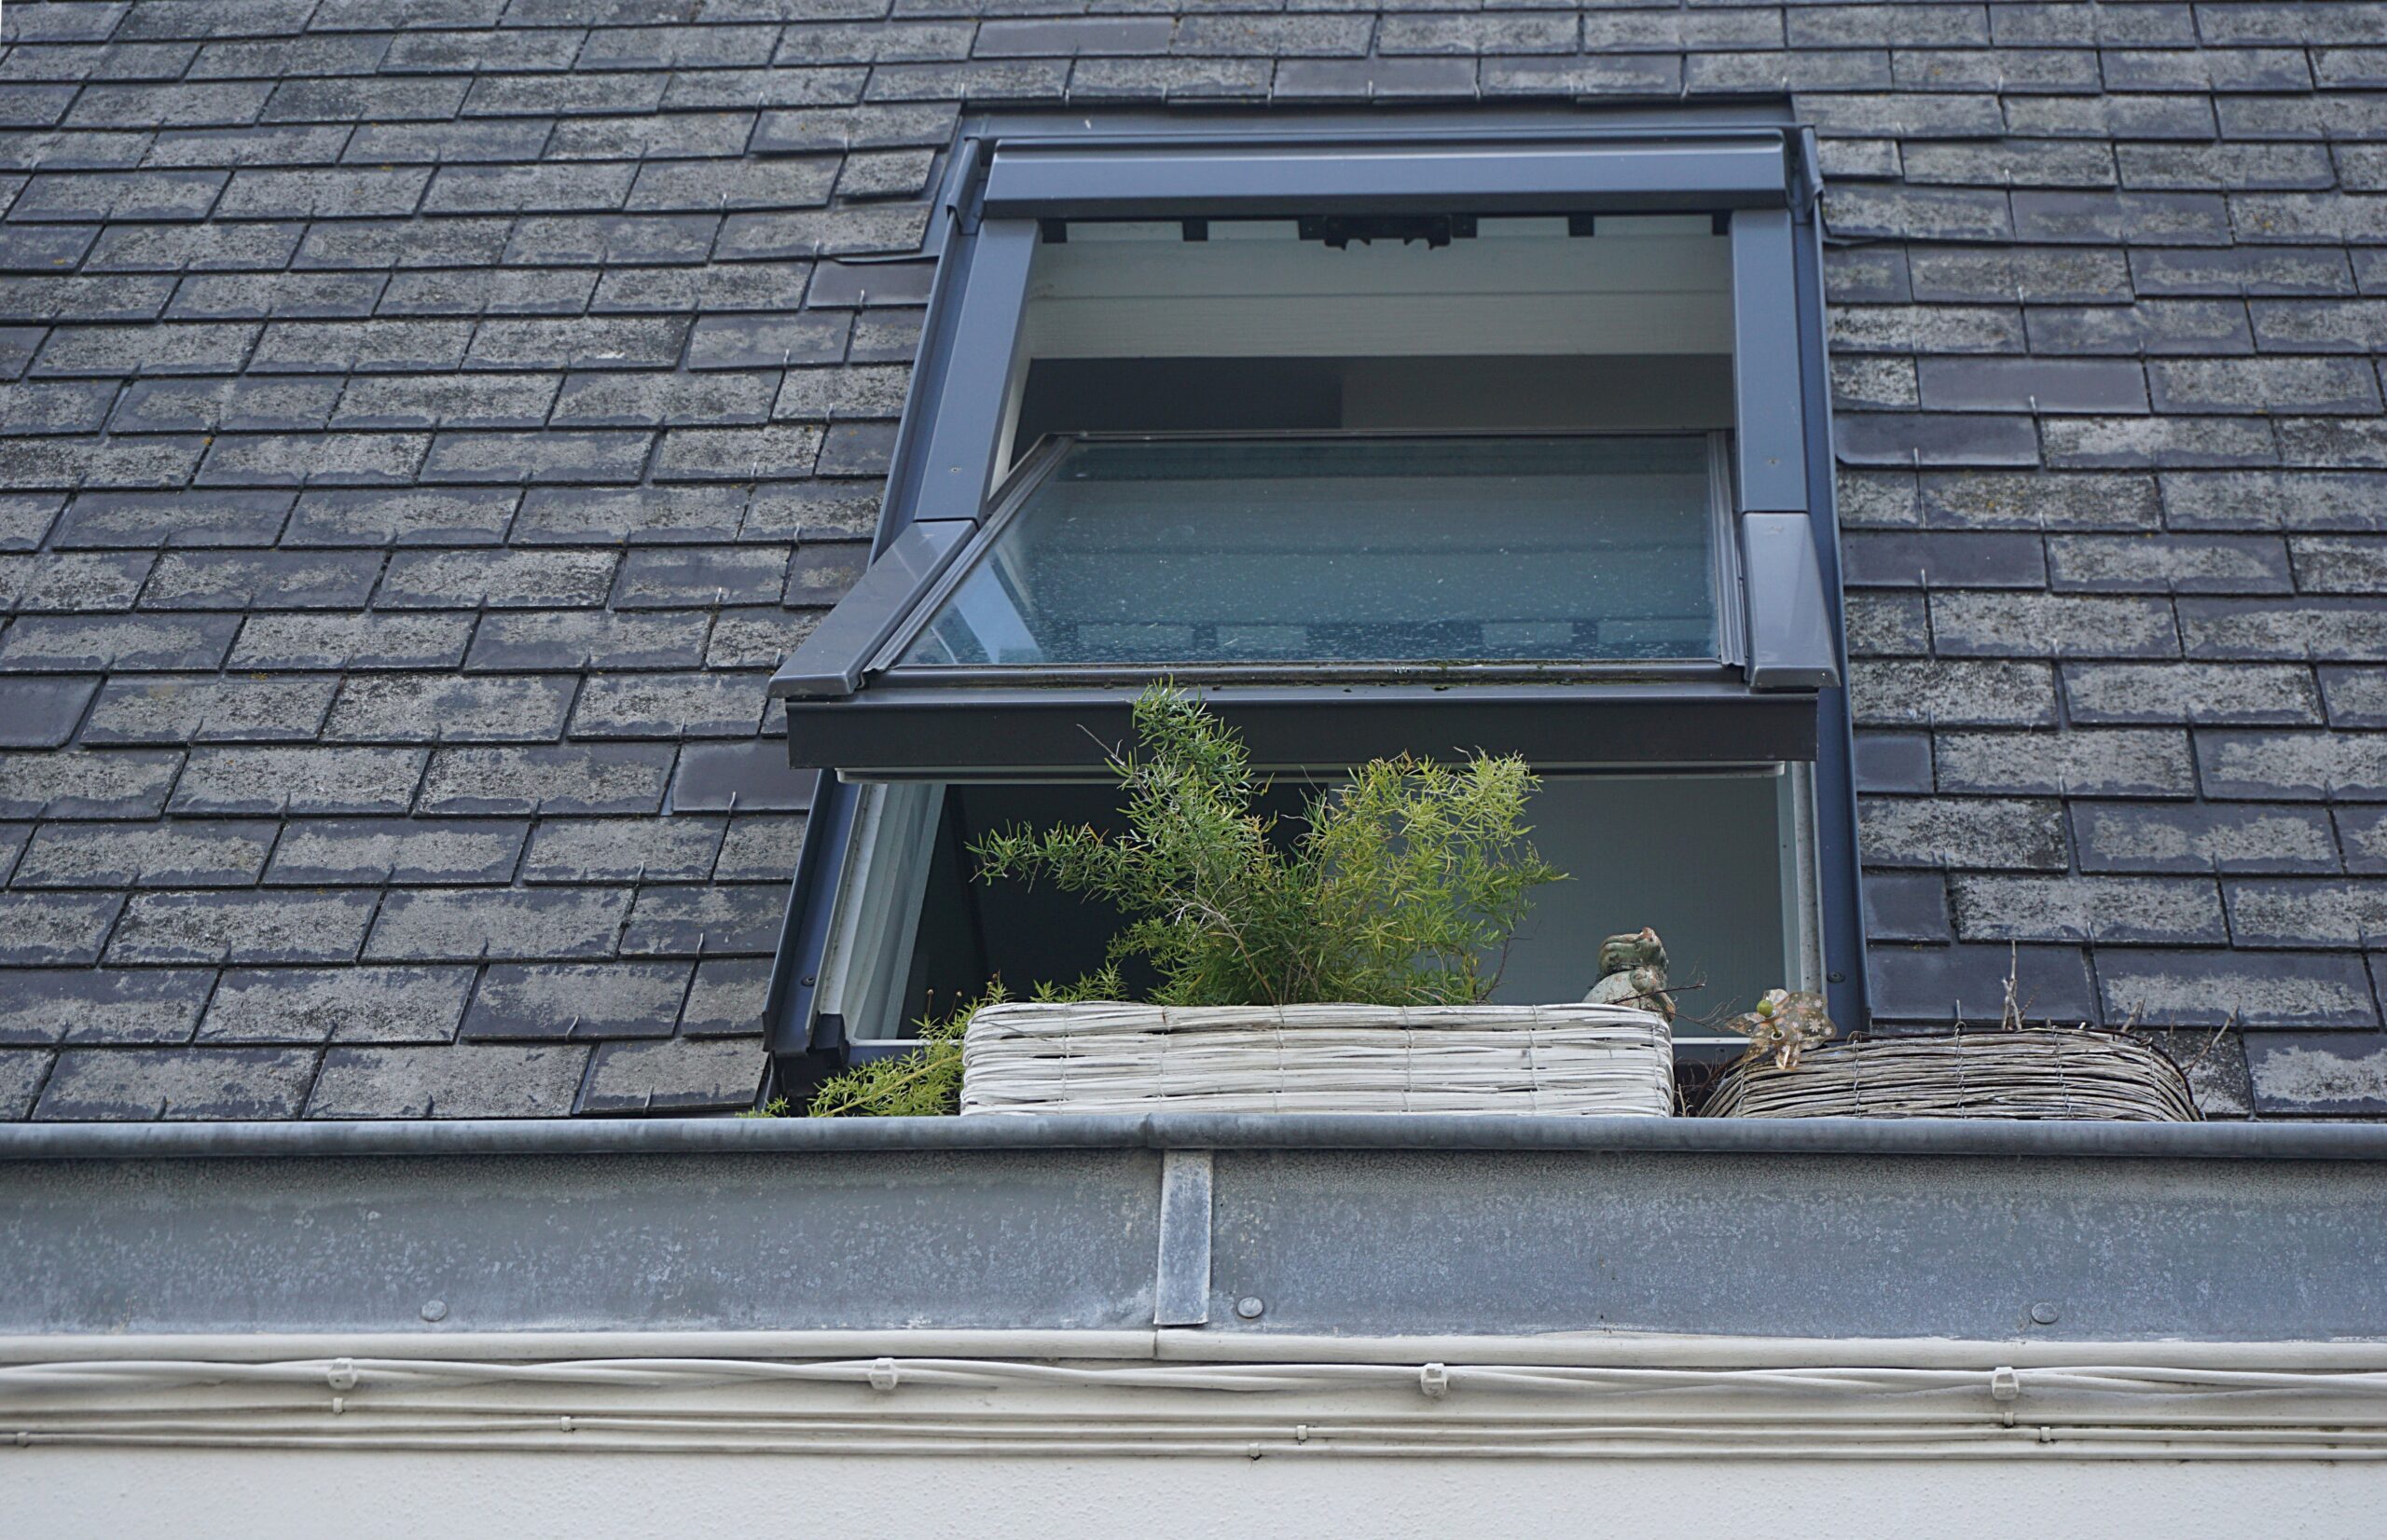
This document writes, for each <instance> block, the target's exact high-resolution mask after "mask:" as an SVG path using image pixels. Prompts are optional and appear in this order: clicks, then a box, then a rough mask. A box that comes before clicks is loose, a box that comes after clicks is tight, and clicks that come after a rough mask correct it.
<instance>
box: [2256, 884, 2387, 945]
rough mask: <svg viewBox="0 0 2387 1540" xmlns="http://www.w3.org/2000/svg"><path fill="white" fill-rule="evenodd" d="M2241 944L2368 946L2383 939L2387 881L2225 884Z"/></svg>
mask: <svg viewBox="0 0 2387 1540" xmlns="http://www.w3.org/2000/svg"><path fill="white" fill-rule="evenodd" d="M2224 891H2225V892H2226V893H2227V894H2228V900H2229V936H2230V940H2231V941H2232V942H2235V943H2236V944H2237V945H2239V946H2242V947H2272V946H2288V947H2324V948H2332V947H2363V948H2366V947H2372V946H2376V945H2378V944H2379V942H2380V941H2382V940H2387V882H2383V881H2381V880H2380V879H2378V878H2376V877H2346V878H2330V877H2274V878H2265V879H2251V878H2250V879H2248V880H2245V881H2242V882H2231V883H2228V884H2225V885H2224Z"/></svg>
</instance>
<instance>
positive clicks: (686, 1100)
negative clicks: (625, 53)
mask: <svg viewBox="0 0 2387 1540" xmlns="http://www.w3.org/2000/svg"><path fill="white" fill-rule="evenodd" d="M763 1063H764V1055H763V1044H762V1039H761V1038H666V1039H664V1040H662V1041H659V1042H609V1043H601V1044H600V1045H598V1048H597V1051H596V1056H595V1059H594V1061H593V1062H592V1063H591V1065H590V1066H589V1070H588V1093H587V1096H586V1100H585V1101H584V1102H583V1104H582V1110H583V1111H586V1112H590V1113H606V1112H613V1113H621V1112H681V1113H687V1112H699V1111H724V1110H733V1109H741V1108H745V1107H752V1105H753V1104H754V1099H755V1096H756V1094H757V1093H759V1091H760V1089H761V1085H762V1071H763Z"/></svg>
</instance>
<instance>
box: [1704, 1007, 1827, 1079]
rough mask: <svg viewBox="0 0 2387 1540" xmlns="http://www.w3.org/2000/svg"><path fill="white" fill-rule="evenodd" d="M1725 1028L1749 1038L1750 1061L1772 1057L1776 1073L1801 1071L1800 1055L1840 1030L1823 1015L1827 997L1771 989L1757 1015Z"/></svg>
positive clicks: (1735, 1020) (1733, 1021)
mask: <svg viewBox="0 0 2387 1540" xmlns="http://www.w3.org/2000/svg"><path fill="white" fill-rule="evenodd" d="M1725 1026H1727V1027H1728V1028H1730V1029H1731V1030H1732V1031H1734V1032H1737V1033H1739V1034H1741V1035H1742V1036H1743V1037H1745V1038H1748V1040H1749V1047H1748V1055H1747V1056H1748V1057H1750V1058H1752V1059H1756V1058H1762V1057H1763V1056H1765V1055H1766V1054H1768V1053H1771V1054H1773V1066H1774V1067H1775V1068H1776V1069H1796V1068H1798V1067H1799V1055H1800V1054H1801V1052H1804V1051H1806V1050H1807V1049H1810V1048H1814V1047H1815V1046H1816V1045H1818V1044H1820V1043H1823V1042H1827V1041H1828V1040H1829V1039H1830V1038H1831V1037H1832V1035H1833V1034H1834V1033H1835V1032H1837V1031H1838V1030H1839V1028H1837V1027H1835V1026H1833V1025H1832V1024H1831V1017H1829V1016H1828V1015H1827V1014H1825V1012H1824V997H1822V996H1821V995H1818V994H1815V993H1814V991H1812V990H1803V989H1802V990H1799V991H1796V992H1793V991H1791V990H1787V989H1769V990H1767V991H1766V992H1765V998H1763V999H1761V1000H1759V1001H1758V1002H1757V1009H1756V1010H1755V1011H1750V1012H1748V1013H1747V1014H1746V1015H1743V1016H1734V1017H1733V1018H1732V1019H1731V1020H1730V1021H1728V1022H1726V1023H1725Z"/></svg>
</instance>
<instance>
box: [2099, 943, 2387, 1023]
mask: <svg viewBox="0 0 2387 1540" xmlns="http://www.w3.org/2000/svg"><path fill="white" fill-rule="evenodd" d="M2097 986H2098V989H2099V991H2100V993H2101V994H2102V995H2103V997H2104V1003H2105V1011H2106V1015H2107V1016H2108V1018H2109V1019H2111V1020H2115V1021H2139V1022H2144V1023H2146V1024H2148V1025H2150V1026H2209V1027H2210V1026H2220V1025H2222V1024H2224V1023H2226V1022H2235V1023H2237V1024H2239V1025H2240V1026H2242V1027H2253V1028H2261V1027H2281V1028H2287V1029H2303V1030H2308V1031H2309V1030H2311V1029H2313V1028H2316V1027H2375V1026H2377V1025H2378V1024H2379V1007H2378V1003H2377V1000H2376V999H2375V998H2374V997H2373V995H2372V992H2371V986H2370V980H2369V978H2368V976H2367V975H2366V973H2365V972H2364V971H2363V967H2362V959H2361V958H2360V957H2359V956H2284V955H2280V954H2271V955H2269V956H2266V955H2264V954H2262V953H2259V952H2217V951H2216V952H2159V951H2136V950H2130V951H2121V950H2118V951H2115V952H2112V953H2101V954H2099V956H2098V958H2097Z"/></svg>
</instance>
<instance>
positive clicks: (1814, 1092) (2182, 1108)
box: [1701, 1027, 2201, 1122]
mask: <svg viewBox="0 0 2387 1540" xmlns="http://www.w3.org/2000/svg"><path fill="white" fill-rule="evenodd" d="M1701 1115H1702V1116H1703V1117H1709V1118H2061V1119H2104V1120H2108V1121H2118V1122H2195V1121H2200V1118H2201V1115H2200V1114H2199V1113H2198V1111H2197V1104H2196V1099H2195V1098H2194V1097H2193V1096H2192V1095H2190V1094H2189V1092H2188V1082H2187V1076H2185V1075H2183V1074H2182V1073H2181V1072H2180V1068H2179V1066H2177V1065H2174V1064H2173V1062H2172V1061H2171V1059H2170V1058H2168V1057H2167V1056H2165V1055H2164V1053H2163V1052H2161V1051H2160V1050H2159V1049H2156V1048H2155V1047H2153V1046H2151V1045H2150V1044H2147V1043H2144V1042H2140V1041H2138V1040H2136V1039H2134V1038H2126V1037H2123V1036H2121V1035H2119V1034H2118V1033H2112V1032H2093V1031H2085V1030H2077V1029H2073V1028H2067V1027H2054V1028H2038V1027H2032V1028H2025V1029H2023V1030H2021V1031H2019V1032H2006V1031H1999V1032H1975V1033H1967V1034H1965V1035H1964V1036H1961V1037H1948V1038H1875V1039H1871V1040H1870V1041H1865V1042H1854V1043H1835V1044H1832V1045H1829V1046H1828V1047H1823V1048H1811V1049H1809V1050H1807V1051H1806V1052H1805V1053H1804V1054H1803V1055H1801V1058H1800V1060H1799V1065H1798V1067H1797V1068H1795V1069H1777V1068H1775V1067H1774V1066H1773V1063H1772V1062H1771V1061H1769V1060H1764V1059H1757V1060H1750V1061H1747V1062H1745V1063H1743V1064H1740V1065H1737V1066H1733V1067H1732V1069H1731V1070H1730V1071H1728V1072H1727V1073H1726V1074H1725V1075H1724V1077H1723V1079H1720V1080H1718V1082H1717V1084H1716V1089H1715V1091H1714V1093H1711V1094H1710V1095H1709V1096H1708V1098H1707V1104H1706V1106H1705V1107H1703V1108H1701Z"/></svg>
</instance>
